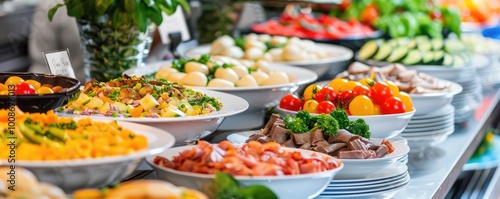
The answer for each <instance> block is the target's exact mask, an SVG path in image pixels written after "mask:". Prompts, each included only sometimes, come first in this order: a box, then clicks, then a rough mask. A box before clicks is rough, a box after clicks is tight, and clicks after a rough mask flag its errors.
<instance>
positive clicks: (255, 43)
mask: <svg viewBox="0 0 500 199" xmlns="http://www.w3.org/2000/svg"><path fill="white" fill-rule="evenodd" d="M244 47H245V49H250V48H259V49H261V50H266V49H267V46H266V44H264V43H262V42H261V41H258V40H247V41H246V42H245V46H244Z"/></svg>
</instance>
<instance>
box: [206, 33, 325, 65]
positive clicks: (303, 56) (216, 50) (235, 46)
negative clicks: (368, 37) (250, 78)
mask: <svg viewBox="0 0 500 199" xmlns="http://www.w3.org/2000/svg"><path fill="white" fill-rule="evenodd" d="M210 55H221V56H228V57H232V58H236V59H245V60H264V61H268V62H300V61H311V60H320V59H325V58H329V57H332V56H333V55H332V54H331V53H329V52H327V51H325V50H323V49H322V48H321V47H319V46H318V45H317V44H316V43H315V42H313V41H311V40H305V39H299V38H298V37H291V38H288V37H282V36H270V35H266V34H261V35H257V34H249V35H247V36H244V37H238V38H232V37H230V36H227V35H225V36H222V37H219V38H218V39H216V40H215V41H214V42H213V43H212V46H211V49H210Z"/></svg>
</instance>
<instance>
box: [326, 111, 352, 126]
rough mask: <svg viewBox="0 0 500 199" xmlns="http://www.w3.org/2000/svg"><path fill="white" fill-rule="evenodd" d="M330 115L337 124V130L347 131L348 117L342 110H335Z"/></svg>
mask: <svg viewBox="0 0 500 199" xmlns="http://www.w3.org/2000/svg"><path fill="white" fill-rule="evenodd" d="M330 115H331V116H332V117H333V118H335V119H336V120H337V122H338V123H339V129H347V127H348V126H349V116H347V113H346V112H345V110H344V109H342V108H335V109H334V110H333V111H332V112H331V113H330Z"/></svg>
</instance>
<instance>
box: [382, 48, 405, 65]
mask: <svg viewBox="0 0 500 199" xmlns="http://www.w3.org/2000/svg"><path fill="white" fill-rule="evenodd" d="M407 54H408V48H407V47H401V46H400V47H397V48H396V49H394V50H393V51H392V52H391V55H390V56H389V57H388V58H387V61H388V62H392V63H396V62H400V61H402V60H403V59H404V58H405V57H406V55H407Z"/></svg>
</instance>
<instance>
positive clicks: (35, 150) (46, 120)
mask: <svg viewBox="0 0 500 199" xmlns="http://www.w3.org/2000/svg"><path fill="white" fill-rule="evenodd" d="M12 113H15V117H9V114H10V115H12ZM13 118H15V120H13ZM9 119H10V121H13V123H12V122H10V123H9ZM12 126H14V129H11V128H9V127H12ZM10 143H14V145H15V148H14V147H13V146H12V144H10ZM9 144H10V145H9ZM147 147H148V140H147V138H146V137H145V136H143V135H138V134H135V133H134V132H132V131H130V130H128V129H124V128H122V127H121V126H119V125H118V123H117V122H116V121H111V122H97V121H93V120H92V119H90V118H82V119H80V120H77V121H76V120H73V118H70V117H59V116H58V115H57V114H55V113H54V111H52V110H51V111H48V112H47V113H23V112H22V111H20V110H19V109H18V108H16V110H15V111H14V112H10V111H9V110H0V160H2V159H5V158H8V157H9V155H10V154H11V149H15V156H16V157H15V159H16V160H69V159H85V158H99V157H108V156H117V155H125V154H128V153H132V152H135V151H139V150H143V149H146V148H147Z"/></svg>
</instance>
